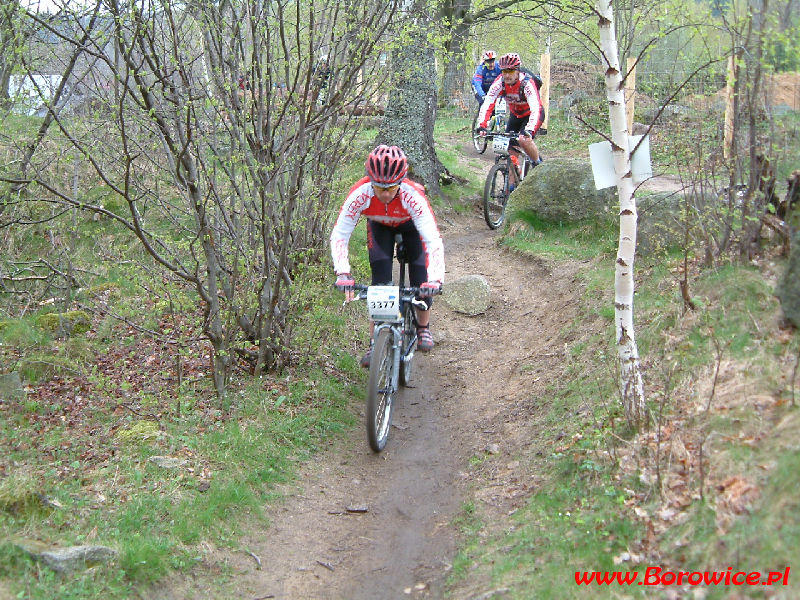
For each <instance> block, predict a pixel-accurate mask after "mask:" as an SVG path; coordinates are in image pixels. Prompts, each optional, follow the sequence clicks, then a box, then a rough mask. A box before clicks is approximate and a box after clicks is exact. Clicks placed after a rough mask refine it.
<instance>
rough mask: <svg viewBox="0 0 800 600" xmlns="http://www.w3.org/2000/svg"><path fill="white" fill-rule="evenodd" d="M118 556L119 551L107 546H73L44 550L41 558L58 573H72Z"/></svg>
mask: <svg viewBox="0 0 800 600" xmlns="http://www.w3.org/2000/svg"><path fill="white" fill-rule="evenodd" d="M116 557H117V551H116V550H113V549H111V548H107V547H106V546H72V547H71V548H62V549H58V550H49V551H46V552H42V553H41V554H40V555H39V559H40V560H41V561H42V562H43V563H44V564H46V565H47V566H48V567H50V568H51V569H53V570H54V571H56V572H58V573H70V572H72V571H77V570H78V569H85V568H88V567H93V566H95V565H98V564H101V563H104V562H107V561H109V560H112V559H114V558H116Z"/></svg>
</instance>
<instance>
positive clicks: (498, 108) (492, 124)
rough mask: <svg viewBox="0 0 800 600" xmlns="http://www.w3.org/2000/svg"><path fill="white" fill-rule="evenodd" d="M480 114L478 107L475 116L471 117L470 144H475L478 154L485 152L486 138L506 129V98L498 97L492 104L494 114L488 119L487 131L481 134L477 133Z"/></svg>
mask: <svg viewBox="0 0 800 600" xmlns="http://www.w3.org/2000/svg"><path fill="white" fill-rule="evenodd" d="M480 114H481V107H480V106H479V107H478V112H476V113H475V117H474V118H473V119H472V145H473V146H475V150H477V152H478V154H483V153H484V152H486V145H487V143H488V140H489V139H491V137H492V136H493V135H494V134H495V133H500V132H502V131H505V130H506V117H507V107H506V100H505V98H498V100H497V103H496V104H495V105H494V115H492V118H491V119H489V132H488V133H487V134H486V135H485V136H483V135H478V133H477V130H478V125H480V123H478V117H480Z"/></svg>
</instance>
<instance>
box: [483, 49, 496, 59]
mask: <svg viewBox="0 0 800 600" xmlns="http://www.w3.org/2000/svg"><path fill="white" fill-rule="evenodd" d="M495 58H497V52H495V51H494V50H487V51H486V52H484V53H483V56H481V61H482V62H486V61H487V60H494V59H495Z"/></svg>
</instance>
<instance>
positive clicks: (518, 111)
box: [478, 52, 544, 165]
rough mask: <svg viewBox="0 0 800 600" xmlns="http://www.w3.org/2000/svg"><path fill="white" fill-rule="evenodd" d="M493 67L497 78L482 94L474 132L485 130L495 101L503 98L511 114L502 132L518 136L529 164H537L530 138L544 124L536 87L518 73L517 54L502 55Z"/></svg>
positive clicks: (538, 159)
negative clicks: (483, 94)
mask: <svg viewBox="0 0 800 600" xmlns="http://www.w3.org/2000/svg"><path fill="white" fill-rule="evenodd" d="M497 65H498V66H499V67H500V73H501V76H500V77H498V78H497V79H496V80H495V82H494V83H493V84H492V86H491V87H490V88H489V91H488V92H486V97H485V98H484V100H483V104H482V105H481V111H480V114H479V116H478V123H479V126H478V129H479V130H481V131H482V132H485V131H486V128H487V127H488V124H489V117H490V116H491V114H492V111H493V110H494V105H495V103H496V102H497V99H498V98H499V97H500V96H505V99H506V103H507V105H508V110H509V112H510V113H511V114H510V116H509V119H508V123H507V124H506V132H509V133H511V132H513V133H519V134H520V138H519V145H520V146H521V147H522V149H523V150H524V151H525V152H526V153H527V155H528V156H529V157H530V159H531V160H532V161H533V164H534V165H538V164H539V163H540V162H541V157H540V156H539V148H537V147H536V144H535V143H534V141H533V136H534V135H536V132H537V131H539V127H541V126H542V123H543V122H544V106H543V105H542V99H541V97H540V96H539V87H538V86H537V85H536V82H535V81H534V79H533V77H530V76H529V75H528V74H526V73H523V72H521V71H520V68H521V67H522V61H521V60H520V57H519V54H517V53H515V52H512V53H509V54H504V55H503V56H501V57H500V60H498V61H497Z"/></svg>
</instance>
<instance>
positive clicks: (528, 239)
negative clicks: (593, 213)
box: [503, 211, 616, 260]
mask: <svg viewBox="0 0 800 600" xmlns="http://www.w3.org/2000/svg"><path fill="white" fill-rule="evenodd" d="M517 216H518V220H519V221H520V222H522V223H524V225H522V226H517V227H512V228H511V231H510V232H509V233H508V234H507V235H505V236H504V238H503V244H505V245H506V246H507V247H509V248H511V249H512V250H514V251H516V252H520V253H522V254H530V255H534V256H542V257H546V258H552V259H558V260H565V259H578V260H590V259H593V258H597V257H598V256H600V257H611V256H613V254H614V253H615V252H616V240H615V235H616V232H615V231H614V230H613V229H612V227H611V225H610V223H608V222H605V223H603V222H601V221H592V222H587V223H576V224H565V223H552V222H549V221H543V220H542V219H540V218H539V217H538V216H537V215H536V214H534V213H532V212H530V211H520V212H519V213H518V214H517Z"/></svg>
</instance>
